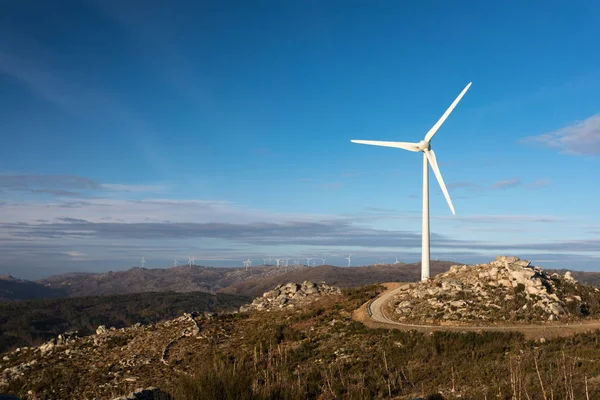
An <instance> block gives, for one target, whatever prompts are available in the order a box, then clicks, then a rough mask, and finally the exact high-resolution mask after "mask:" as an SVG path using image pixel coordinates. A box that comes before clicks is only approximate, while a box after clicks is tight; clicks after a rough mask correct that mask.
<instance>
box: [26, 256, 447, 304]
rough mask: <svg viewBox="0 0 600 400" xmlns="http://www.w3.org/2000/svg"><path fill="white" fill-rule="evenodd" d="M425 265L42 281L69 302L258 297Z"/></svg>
mask: <svg viewBox="0 0 600 400" xmlns="http://www.w3.org/2000/svg"><path fill="white" fill-rule="evenodd" d="M454 264H456V263H455V262H451V261H432V262H431V272H432V274H437V273H440V272H444V271H446V270H448V268H450V266H451V265H454ZM420 271H421V267H420V263H415V264H402V263H401V264H397V265H393V264H390V265H377V266H369V267H334V266H331V265H324V266H318V267H300V266H294V267H288V268H285V267H275V266H266V267H265V266H260V267H251V268H250V269H249V270H248V271H246V270H245V269H243V268H235V269H234V268H213V267H202V266H192V267H190V266H180V267H173V268H167V269H146V268H139V267H135V268H132V269H129V270H127V271H119V272H107V273H99V274H94V273H70V274H65V275H57V276H52V277H49V278H46V279H42V280H40V281H38V282H39V283H41V284H43V285H45V286H46V287H48V288H52V289H56V290H63V291H65V292H66V293H67V294H68V296H69V297H78V296H99V295H108V294H111V295H112V294H126V293H141V292H165V291H173V292H193V291H204V292H210V293H215V292H222V293H230V294H237V295H241V296H250V297H255V296H258V295H261V294H262V293H263V292H264V291H265V290H266V289H268V288H271V287H273V286H275V285H277V284H279V283H286V282H290V281H294V282H302V281H305V280H309V281H316V282H318V281H325V282H327V283H328V284H331V285H337V286H341V287H352V286H362V285H367V284H371V283H380V282H389V281H416V280H418V279H419V278H420V273H421V272H420Z"/></svg>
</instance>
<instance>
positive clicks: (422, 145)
mask: <svg viewBox="0 0 600 400" xmlns="http://www.w3.org/2000/svg"><path fill="white" fill-rule="evenodd" d="M430 149H431V144H430V143H429V142H426V141H425V140H421V141H420V142H419V150H420V151H426V150H430Z"/></svg>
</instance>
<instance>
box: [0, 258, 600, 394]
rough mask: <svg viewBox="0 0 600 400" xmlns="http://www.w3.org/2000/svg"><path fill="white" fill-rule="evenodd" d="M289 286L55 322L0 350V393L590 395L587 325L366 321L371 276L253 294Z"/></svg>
mask: <svg viewBox="0 0 600 400" xmlns="http://www.w3.org/2000/svg"><path fill="white" fill-rule="evenodd" d="M460 268H462V267H459V268H458V269H460ZM498 269H499V270H500V269H501V268H500V267H498ZM453 273H456V274H460V273H462V272H461V271H458V272H453ZM567 279H568V278H567ZM511 285H512V284H511ZM575 285H576V284H575ZM294 289H295V290H296V293H298V292H301V291H303V292H304V293H305V294H307V292H312V293H308V294H307V296H306V297H305V298H303V299H304V300H306V301H305V302H303V303H302V305H301V306H295V307H289V306H286V307H282V308H279V305H277V302H275V301H270V302H269V301H268V300H261V301H265V302H268V303H269V304H274V305H275V306H274V307H272V308H271V311H270V312H264V311H253V310H250V311H246V312H242V313H239V312H238V313H202V312H191V313H186V314H184V315H182V316H180V317H178V318H175V319H172V320H168V321H164V322H159V323H152V324H147V325H144V324H139V323H137V324H134V325H133V326H131V327H129V328H120V329H117V328H115V327H109V326H98V327H97V328H96V329H95V331H94V332H93V333H92V334H91V335H88V336H84V337H80V336H79V335H77V334H76V333H74V332H71V333H65V334H61V335H59V336H57V337H55V338H53V339H52V340H49V341H47V342H46V343H43V344H42V345H40V346H30V347H21V348H18V349H16V350H14V351H11V352H8V353H4V354H0V393H2V394H10V395H16V396H18V397H19V398H20V399H22V400H41V399H44V400H64V399H78V400H80V399H81V400H85V399H88V400H92V399H132V400H133V399H138V400H142V399H150V398H159V399H160V398H162V399H168V398H171V397H172V398H174V399H176V400H192V399H204V400H217V399H219V400H233V399H235V400H238V399H267V398H285V399H290V400H296V399H298V400H299V399H315V400H317V399H319V400H327V399H365V398H394V399H406V400H408V399H413V398H424V399H427V398H430V399H448V400H454V399H465V398H469V399H484V398H488V399H491V398H514V399H525V398H526V396H525V394H526V393H528V394H529V396H528V397H530V398H541V397H539V396H537V394H539V393H540V390H541V389H540V382H541V383H542V384H543V385H544V390H545V391H546V392H547V393H548V397H547V398H556V399H559V398H561V399H562V398H573V399H575V398H577V399H580V398H583V399H585V398H586V396H588V398H591V399H595V398H600V375H599V373H598V371H600V369H599V367H600V361H598V360H600V347H598V345H597V340H598V334H597V332H596V333H582V334H580V335H578V336H577V340H573V338H554V339H548V340H546V341H544V342H541V341H540V342H530V341H527V340H524V339H523V336H522V335H521V334H519V333H514V332H484V333H466V332H455V333H452V332H436V333H433V334H430V333H420V332H416V331H401V330H386V331H382V329H370V328H367V327H366V326H365V325H363V324H361V323H359V322H357V321H355V320H353V319H352V315H353V312H354V311H355V310H356V309H358V308H359V307H360V306H361V305H362V304H364V303H365V302H367V301H368V300H369V299H372V298H374V297H375V296H377V294H378V293H380V292H381V290H383V288H382V287H380V286H375V285H373V286H368V287H363V288H353V289H343V290H342V291H341V292H342V293H341V294H337V293H338V290H337V289H336V288H331V287H330V286H327V285H319V286H317V287H315V286H314V285H311V284H309V283H306V284H304V285H297V284H296V285H295V286H294V284H292V285H290V286H289V287H288V285H284V286H281V287H279V288H277V289H276V290H275V289H273V290H271V291H268V292H267V295H266V296H264V299H266V298H275V299H276V298H278V297H280V296H282V295H285V296H287V297H288V298H289V295H290V294H291V295H292V299H291V300H289V301H291V302H294V301H296V300H295V299H293V297H294V295H295V293H294V294H292V292H293V291H294ZM277 290H278V291H279V294H277V295H275V293H277ZM318 291H320V293H334V295H320V296H315V293H317V292H318ZM281 298H283V297H281ZM310 299H313V300H315V301H309V300H310ZM317 299H318V300H317ZM268 307H269V306H267V308H268ZM582 355H585V356H582ZM521 394H523V395H522V396H521ZM533 394H535V395H533ZM428 395H432V396H434V395H435V397H428ZM150 396H152V397H150ZM159 396H160V397H159ZM519 396H520V397H519ZM0 398H1V396H0Z"/></svg>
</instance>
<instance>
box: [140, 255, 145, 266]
mask: <svg viewBox="0 0 600 400" xmlns="http://www.w3.org/2000/svg"><path fill="white" fill-rule="evenodd" d="M140 264H142V268H144V265H146V260H144V257H142V261H140Z"/></svg>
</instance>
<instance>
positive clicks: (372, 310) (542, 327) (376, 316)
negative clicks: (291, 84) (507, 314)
mask: <svg viewBox="0 0 600 400" xmlns="http://www.w3.org/2000/svg"><path fill="white" fill-rule="evenodd" d="M407 285H410V284H409V283H397V282H392V283H384V284H383V286H385V287H386V290H385V291H384V292H383V293H382V294H381V295H379V297H377V298H376V299H374V300H370V301H369V302H367V303H365V304H363V305H362V306H361V307H360V308H359V309H358V310H356V311H355V312H354V315H353V317H354V319H355V320H357V321H360V322H363V323H364V324H365V325H367V326H369V327H372V328H389V329H402V330H417V331H421V332H433V331H458V332H465V331H470V332H483V331H504V332H507V331H518V332H522V333H523V334H524V335H525V337H526V338H527V339H538V338H542V337H543V338H552V337H559V336H570V335H573V334H575V333H581V332H587V331H592V330H596V329H600V321H598V320H592V321H584V322H579V323H571V324H550V323H548V324H539V325H493V326H462V325H460V326H459V325H417V324H407V323H402V322H397V321H394V320H392V319H390V318H388V317H387V316H386V315H385V305H386V304H387V303H388V302H389V301H390V300H391V299H392V297H393V296H394V295H395V294H396V293H398V292H399V291H400V289H401V288H402V287H404V286H407Z"/></svg>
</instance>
